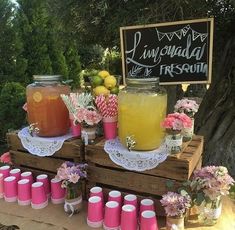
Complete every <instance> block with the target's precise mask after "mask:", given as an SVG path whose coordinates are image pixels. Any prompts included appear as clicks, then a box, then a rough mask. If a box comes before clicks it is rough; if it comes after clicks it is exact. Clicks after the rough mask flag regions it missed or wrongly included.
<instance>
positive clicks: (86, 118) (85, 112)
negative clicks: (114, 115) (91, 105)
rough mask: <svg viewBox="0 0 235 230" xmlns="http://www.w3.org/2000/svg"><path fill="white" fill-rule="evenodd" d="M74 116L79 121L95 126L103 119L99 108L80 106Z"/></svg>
mask: <svg viewBox="0 0 235 230" xmlns="http://www.w3.org/2000/svg"><path fill="white" fill-rule="evenodd" d="M74 118H75V121H77V122H78V123H81V124H84V125H88V126H93V125H96V124H98V123H99V122H100V121H101V119H102V116H101V114H100V113H99V112H98V111H97V110H89V109H85V108H79V109H78V110H77V113H76V115H74Z"/></svg>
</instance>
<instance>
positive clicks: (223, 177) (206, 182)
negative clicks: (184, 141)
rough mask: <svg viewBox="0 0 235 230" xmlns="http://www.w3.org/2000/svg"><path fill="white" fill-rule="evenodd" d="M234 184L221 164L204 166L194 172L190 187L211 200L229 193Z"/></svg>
mask: <svg viewBox="0 0 235 230" xmlns="http://www.w3.org/2000/svg"><path fill="white" fill-rule="evenodd" d="M233 184H234V180H233V178H232V177H231V176H230V175H229V174H228V170H227V168H226V167H223V166H206V167H204V168H202V169H198V170H196V171H195V172H194V176H193V180H192V181H191V184H190V186H191V188H192V190H193V191H195V192H196V193H199V192H202V193H203V194H204V197H205V198H209V199H210V200H211V201H213V200H216V199H217V198H218V197H220V196H225V195H228V194H229V189H230V188H231V186H232V185H233Z"/></svg>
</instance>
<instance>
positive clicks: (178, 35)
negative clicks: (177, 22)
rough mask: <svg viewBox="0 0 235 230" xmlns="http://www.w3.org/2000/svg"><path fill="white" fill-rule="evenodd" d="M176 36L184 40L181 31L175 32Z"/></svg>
mask: <svg viewBox="0 0 235 230" xmlns="http://www.w3.org/2000/svg"><path fill="white" fill-rule="evenodd" d="M174 34H175V35H176V36H177V38H179V39H181V38H182V31H181V30H177V31H175V32H174Z"/></svg>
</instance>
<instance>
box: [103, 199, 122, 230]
mask: <svg viewBox="0 0 235 230" xmlns="http://www.w3.org/2000/svg"><path fill="white" fill-rule="evenodd" d="M119 227H120V208H119V204H118V202H116V201H109V202H107V203H106V204H105V214H104V223H103V228H104V229H105V230H110V229H112V230H118V229H119Z"/></svg>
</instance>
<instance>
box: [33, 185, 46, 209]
mask: <svg viewBox="0 0 235 230" xmlns="http://www.w3.org/2000/svg"><path fill="white" fill-rule="evenodd" d="M31 194H32V200H31V206H32V208H33V209H41V208H45V207H46V206H47V205H48V198H47V196H46V193H45V189H44V186H43V183H42V182H35V183H33V184H32V185H31Z"/></svg>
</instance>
